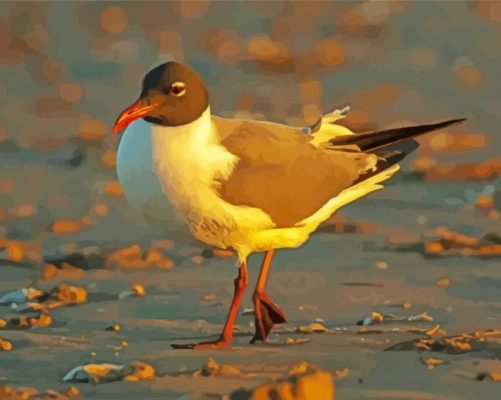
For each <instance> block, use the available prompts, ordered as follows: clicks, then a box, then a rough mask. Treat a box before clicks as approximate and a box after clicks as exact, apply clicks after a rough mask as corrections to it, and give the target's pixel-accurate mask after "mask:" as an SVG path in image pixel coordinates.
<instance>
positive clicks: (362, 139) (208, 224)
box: [113, 61, 465, 350]
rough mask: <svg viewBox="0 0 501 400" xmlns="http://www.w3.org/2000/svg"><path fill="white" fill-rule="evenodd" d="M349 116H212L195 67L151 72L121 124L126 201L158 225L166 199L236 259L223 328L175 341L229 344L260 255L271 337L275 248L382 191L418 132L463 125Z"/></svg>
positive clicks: (264, 320)
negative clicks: (292, 122) (345, 121)
mask: <svg viewBox="0 0 501 400" xmlns="http://www.w3.org/2000/svg"><path fill="white" fill-rule="evenodd" d="M347 112H349V108H348V107H345V108H343V109H338V110H335V111H333V112H331V113H328V114H325V115H322V116H320V117H319V120H318V121H317V123H316V124H314V125H312V126H309V127H306V128H299V127H295V126H288V125H284V124H279V123H275V122H269V121H259V120H252V119H232V118H223V117H220V116H216V115H214V114H212V112H211V108H210V102H209V93H208V89H207V86H206V85H205V83H204V81H203V79H202V78H201V76H200V75H199V74H198V73H197V72H196V71H194V70H193V69H191V68H190V67H189V66H187V65H185V64H182V63H178V62H175V61H169V62H166V63H163V64H160V65H158V66H156V67H155V68H153V69H152V70H150V71H149V72H148V73H147V74H146V75H145V77H144V79H143V81H142V89H141V92H140V96H139V98H138V99H137V100H136V101H135V102H134V103H133V104H132V105H131V106H129V107H127V108H125V109H124V111H123V112H121V113H120V114H119V116H118V118H117V120H116V122H115V124H114V126H113V132H114V133H120V132H123V134H122V135H121V140H120V142H119V145H118V151H117V175H118V180H119V182H120V184H121V186H122V187H123V190H124V193H125V196H126V198H127V200H128V201H129V203H130V204H131V206H132V208H136V209H137V210H139V211H140V212H141V213H142V214H143V215H144V216H145V218H146V219H147V220H148V221H155V220H156V219H158V220H159V221H161V222H160V224H164V223H165V222H163V221H164V220H162V218H161V215H162V212H163V210H165V209H166V205H167V204H168V205H169V207H170V209H171V210H172V211H173V212H174V213H175V215H176V217H177V218H179V219H180V220H181V221H182V222H183V224H184V226H185V227H186V228H187V229H188V231H189V232H190V233H191V235H192V236H193V237H194V238H195V239H197V240H198V241H201V242H203V243H204V244H206V245H209V246H211V247H213V248H219V249H231V250H233V251H234V252H235V253H236V254H237V256H238V262H237V266H238V273H237V277H236V278H235V280H234V293H233V299H232V301H231V305H230V309H229V312H228V315H227V317H226V321H225V324H224V327H223V330H222V332H221V334H220V335H219V336H218V337H217V338H216V339H215V340H209V341H202V342H198V343H187V344H184V343H183V344H172V347H174V348H182V349H195V350H204V349H222V348H226V347H229V346H231V344H232V341H233V327H234V324H235V320H236V317H237V314H238V310H239V307H240V304H241V301H242V297H243V295H244V292H245V290H246V287H247V285H248V283H249V277H248V272H247V258H248V257H249V255H250V254H253V253H264V258H263V261H262V264H261V269H260V271H259V275H258V278H257V282H256V286H255V289H254V292H253V295H252V301H253V305H254V314H255V316H254V318H255V333H254V336H253V337H252V339H251V343H256V342H266V341H267V339H268V336H269V334H270V331H271V329H272V328H273V326H275V325H276V324H281V323H284V322H286V321H287V317H286V315H285V313H284V312H283V311H282V310H281V309H280V308H279V306H278V305H276V304H275V302H274V301H273V300H271V299H270V297H269V296H268V295H267V293H266V286H267V280H268V275H269V271H270V267H271V264H272V260H273V257H274V255H275V252H276V250H278V249H287V248H297V247H300V246H301V245H302V244H304V243H305V242H306V241H307V240H308V239H309V237H310V236H311V234H312V233H314V232H315V231H316V230H317V228H318V227H319V225H320V224H321V223H323V222H325V221H326V220H327V219H328V218H330V216H331V215H332V214H334V213H335V212H336V211H337V210H338V209H340V208H341V207H343V206H345V205H347V204H349V203H352V202H354V201H356V200H359V199H361V198H363V197H365V196H367V195H368V194H370V193H373V192H375V191H378V190H380V189H382V188H383V182H384V181H386V180H388V179H389V178H391V177H392V176H393V175H394V174H395V173H396V172H397V171H398V170H399V168H400V166H399V162H400V161H401V160H402V159H403V158H404V157H405V156H406V155H408V154H409V153H411V152H412V151H414V150H415V149H416V148H417V146H418V143H417V141H415V140H414V139H413V138H414V137H416V136H419V135H422V134H425V133H427V132H432V131H436V130H439V129H442V128H445V127H447V126H450V125H453V124H458V123H460V122H462V121H464V120H465V118H459V119H450V120H447V121H443V122H438V123H432V124H424V125H415V126H405V127H400V128H391V129H386V130H379V131H373V132H364V133H354V132H352V131H351V130H350V129H348V128H347V127H345V126H343V125H341V124H339V123H338V121H339V120H342V118H344V117H345V116H346V115H347ZM157 217H158V218H157Z"/></svg>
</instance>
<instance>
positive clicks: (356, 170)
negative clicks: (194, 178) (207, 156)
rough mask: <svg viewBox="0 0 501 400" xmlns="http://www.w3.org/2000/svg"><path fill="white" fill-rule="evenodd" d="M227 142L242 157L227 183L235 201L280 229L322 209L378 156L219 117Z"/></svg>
mask: <svg viewBox="0 0 501 400" xmlns="http://www.w3.org/2000/svg"><path fill="white" fill-rule="evenodd" d="M213 121H214V123H215V124H216V127H217V128H218V131H219V134H220V138H221V141H222V145H223V146H225V147H226V148H227V149H228V150H229V151H230V152H231V153H232V154H235V155H236V156H237V157H239V159H240V161H239V162H238V164H237V165H236V167H235V169H234V171H233V173H232V175H231V176H230V177H229V178H228V179H227V180H225V181H222V182H221V187H220V189H219V190H220V195H221V197H222V198H223V199H224V200H226V201H228V202H229V203H232V204H235V205H242V206H251V207H257V208H259V209H261V210H263V211H265V212H266V213H267V214H268V215H270V217H271V218H272V220H273V221H274V222H275V223H276V224H277V226H278V227H288V226H293V225H294V224H295V223H297V222H299V221H301V220H302V219H304V218H306V217H309V216H310V215H312V214H314V213H315V212H316V211H318V210H319V209H320V208H321V207H322V206H323V205H324V204H325V203H327V202H328V201H329V200H330V199H331V198H333V197H335V196H336V195H338V194H339V193H340V192H341V191H342V190H344V189H346V188H347V187H349V186H350V185H351V184H352V183H353V182H354V181H355V180H357V179H358V178H359V176H360V175H361V174H363V173H364V172H366V170H367V168H368V166H369V165H373V162H374V158H375V156H374V155H368V154H365V153H352V152H351V153H350V152H342V151H336V150H333V149H321V148H317V147H314V146H313V145H311V144H310V143H309V141H310V138H309V136H307V135H305V134H301V133H299V132H298V130H297V129H295V128H292V127H288V126H285V125H278V124H271V123H267V122H258V121H237V120H227V119H222V118H217V117H216V118H214V119H213Z"/></svg>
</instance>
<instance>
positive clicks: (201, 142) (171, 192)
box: [151, 107, 238, 213]
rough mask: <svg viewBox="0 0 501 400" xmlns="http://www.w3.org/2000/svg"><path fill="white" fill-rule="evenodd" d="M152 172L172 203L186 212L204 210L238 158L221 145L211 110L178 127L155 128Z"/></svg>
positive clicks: (152, 138)
mask: <svg viewBox="0 0 501 400" xmlns="http://www.w3.org/2000/svg"><path fill="white" fill-rule="evenodd" d="M151 141H152V161H153V169H154V171H155V173H156V175H157V176H158V177H159V180H160V185H161V186H162V189H163V191H164V193H165V194H166V195H167V197H169V199H170V200H171V202H172V203H173V204H174V205H175V206H176V207H177V208H178V209H179V210H180V211H182V212H183V213H186V212H189V211H187V210H186V208H191V209H192V208H193V207H194V206H195V204H197V206H195V207H202V206H203V202H204V197H205V198H206V197H207V196H208V195H209V193H208V191H211V192H212V191H213V189H214V185H215V179H216V178H224V177H226V176H228V175H229V174H230V173H231V171H232V170H233V167H234V165H235V163H236V162H237V161H238V158H237V157H236V156H234V155H233V154H231V153H229V152H228V150H227V149H226V148H224V147H223V146H221V145H220V143H219V138H218V133H217V130H216V129H215V126H214V124H212V122H211V114H210V108H209V107H208V108H207V110H205V111H204V112H203V114H202V115H201V116H200V117H199V118H198V119H197V120H195V121H193V122H191V123H189V124H186V125H182V126H176V127H164V126H159V125H152V129H151Z"/></svg>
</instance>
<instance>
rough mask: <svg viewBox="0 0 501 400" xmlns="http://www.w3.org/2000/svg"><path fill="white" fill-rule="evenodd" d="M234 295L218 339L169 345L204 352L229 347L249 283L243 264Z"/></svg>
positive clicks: (245, 267) (236, 280)
mask: <svg viewBox="0 0 501 400" xmlns="http://www.w3.org/2000/svg"><path fill="white" fill-rule="evenodd" d="M234 282H235V293H234V294H233V300H232V301H231V306H230V311H229V313H228V317H227V318H226V323H225V324H224V328H223V332H222V333H221V335H220V336H219V338H218V339H216V340H213V341H210V342H201V343H189V344H173V345H171V346H172V347H173V348H175V349H194V350H205V349H223V348H225V347H228V346H230V345H231V342H232V341H233V325H234V324H235V319H236V317H237V314H238V308H239V307H240V303H241V302H242V296H243V294H244V292H245V288H246V286H247V283H248V282H249V277H248V275H247V266H246V264H245V263H242V264H240V268H239V270H238V276H237V277H236V279H235V281H234Z"/></svg>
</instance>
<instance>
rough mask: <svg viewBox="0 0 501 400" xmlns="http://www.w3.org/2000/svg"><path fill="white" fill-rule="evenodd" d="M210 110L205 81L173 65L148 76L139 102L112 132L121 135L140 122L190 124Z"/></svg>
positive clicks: (158, 68)
mask: <svg viewBox="0 0 501 400" xmlns="http://www.w3.org/2000/svg"><path fill="white" fill-rule="evenodd" d="M208 106H209V96H208V93H207V88H206V87H205V84H204V82H203V81H202V78H200V76H199V75H198V74H197V73H196V72H195V71H193V70H192V69H190V68H188V67H187V66H185V65H182V64H179V63H176V62H174V61H171V62H168V63H165V64H161V65H159V66H158V67H155V68H154V69H152V70H151V71H150V72H148V74H146V76H145V77H144V79H143V89H142V90H141V95H140V97H139V100H137V101H136V102H135V103H134V104H132V105H131V106H130V107H128V108H127V109H125V110H124V111H123V112H122V113H121V114H120V116H119V117H118V119H117V121H116V123H115V126H114V127H113V132H115V133H118V132H120V131H121V130H123V129H125V128H126V127H127V125H129V124H130V123H131V122H132V121H134V120H136V119H138V118H144V119H145V120H146V121H148V122H151V123H154V124H158V125H163V126H179V125H185V124H189V123H190V122H193V121H195V120H196V119H197V118H198V117H200V115H202V113H203V112H204V111H205V110H206V109H207V107H208Z"/></svg>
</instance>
